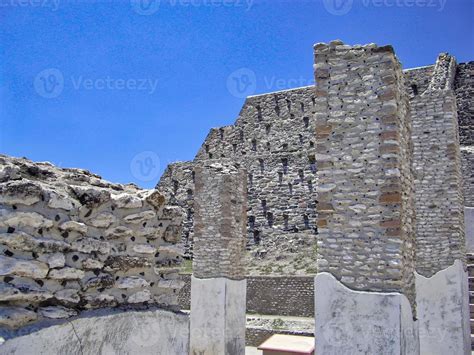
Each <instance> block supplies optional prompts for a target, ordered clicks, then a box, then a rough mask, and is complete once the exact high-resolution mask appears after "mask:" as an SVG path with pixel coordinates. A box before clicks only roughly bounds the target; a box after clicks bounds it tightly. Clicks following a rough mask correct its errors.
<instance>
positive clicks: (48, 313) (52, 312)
mask: <svg viewBox="0 0 474 355" xmlns="http://www.w3.org/2000/svg"><path fill="white" fill-rule="evenodd" d="M39 313H40V314H41V315H42V316H43V317H46V318H53V319H61V318H69V317H72V316H75V315H77V312H76V311H75V310H73V309H70V308H66V307H61V306H57V307H54V306H51V307H41V308H40V309H39Z"/></svg>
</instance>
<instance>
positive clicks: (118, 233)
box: [104, 226, 133, 239]
mask: <svg viewBox="0 0 474 355" xmlns="http://www.w3.org/2000/svg"><path fill="white" fill-rule="evenodd" d="M104 235H105V237H106V238H107V239H118V238H129V237H131V236H133V231H132V230H131V229H130V228H127V227H123V226H120V227H114V228H110V229H107V230H106V231H105V234H104Z"/></svg>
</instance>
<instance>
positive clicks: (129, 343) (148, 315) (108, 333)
mask: <svg viewBox="0 0 474 355" xmlns="http://www.w3.org/2000/svg"><path fill="white" fill-rule="evenodd" d="M31 313H33V312H31ZM33 314H34V313H33ZM1 349H2V350H1V351H2V353H7V354H11V355H24V354H37V355H50V354H77V353H78V349H81V353H82V354H141V355H156V354H166V355H185V354H188V353H189V318H188V316H187V315H185V314H182V313H181V314H175V313H172V312H169V311H163V310H154V311H143V312H135V311H127V312H122V313H111V314H105V315H98V316H88V317H84V318H78V319H73V320H71V321H69V322H67V323H63V324H60V325H54V326H51V327H48V328H44V329H41V330H38V331H36V332H34V333H31V334H28V335H24V336H19V337H17V338H13V339H9V340H7V341H6V342H5V343H4V344H3V345H1Z"/></svg>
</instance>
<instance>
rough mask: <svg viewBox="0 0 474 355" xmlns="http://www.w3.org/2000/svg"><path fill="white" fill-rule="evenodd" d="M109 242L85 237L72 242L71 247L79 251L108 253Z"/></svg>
mask: <svg viewBox="0 0 474 355" xmlns="http://www.w3.org/2000/svg"><path fill="white" fill-rule="evenodd" d="M110 248H111V246H110V244H109V243H108V242H103V241H100V240H96V239H92V238H85V239H80V240H78V241H75V242H72V244H71V249H72V250H76V251H80V252H82V253H86V254H89V253H92V252H94V251H96V252H98V253H100V254H109V253H110Z"/></svg>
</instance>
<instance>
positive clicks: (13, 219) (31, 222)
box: [0, 212, 53, 228]
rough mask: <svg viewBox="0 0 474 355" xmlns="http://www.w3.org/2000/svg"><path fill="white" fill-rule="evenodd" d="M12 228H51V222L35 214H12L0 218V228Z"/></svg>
mask: <svg viewBox="0 0 474 355" xmlns="http://www.w3.org/2000/svg"><path fill="white" fill-rule="evenodd" d="M1 225H5V226H8V227H13V228H23V227H27V228H28V227H30V228H51V227H52V226H53V221H51V220H49V219H47V218H45V217H43V216H42V215H40V214H39V213H37V212H12V213H10V214H7V215H2V216H1V217H0V226H1Z"/></svg>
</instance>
